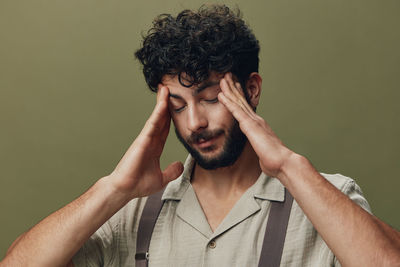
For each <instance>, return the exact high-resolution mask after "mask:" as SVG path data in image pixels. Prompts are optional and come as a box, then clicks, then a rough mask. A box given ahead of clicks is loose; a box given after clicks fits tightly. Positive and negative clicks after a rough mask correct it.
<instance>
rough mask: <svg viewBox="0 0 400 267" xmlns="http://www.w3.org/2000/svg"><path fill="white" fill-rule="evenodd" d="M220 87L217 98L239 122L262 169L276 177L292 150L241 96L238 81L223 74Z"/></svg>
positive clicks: (230, 75) (228, 74) (229, 75)
mask: <svg viewBox="0 0 400 267" xmlns="http://www.w3.org/2000/svg"><path fill="white" fill-rule="evenodd" d="M220 86H221V92H220V93H219V95H218V99H219V101H220V102H221V103H222V104H224V105H225V107H226V108H227V109H228V110H229V111H230V112H231V113H232V115H233V116H234V117H235V119H236V120H237V121H238V122H239V126H240V129H241V130H242V132H243V133H244V134H245V135H246V136H247V138H248V140H249V142H250V144H251V146H252V147H253V149H254V150H255V152H256V153H257V155H258V157H259V160H260V167H261V169H262V171H263V172H264V173H266V174H267V175H269V176H273V177H277V176H278V175H279V173H280V172H281V170H282V167H283V165H284V164H285V162H286V161H287V160H289V158H290V156H291V155H293V154H294V153H293V152H292V151H291V150H290V149H288V148H287V147H286V146H285V145H284V144H283V142H282V141H281V140H280V139H279V138H278V137H277V136H276V134H275V133H274V132H273V131H272V129H271V127H270V126H269V124H268V123H267V122H266V121H265V120H264V119H263V118H262V117H260V116H259V115H257V114H256V113H255V111H254V107H251V106H250V105H249V103H248V102H247V100H246V98H245V97H244V93H243V89H242V87H241V85H240V83H238V82H234V81H233V79H232V74H231V73H226V74H225V76H224V78H223V79H221V81H220Z"/></svg>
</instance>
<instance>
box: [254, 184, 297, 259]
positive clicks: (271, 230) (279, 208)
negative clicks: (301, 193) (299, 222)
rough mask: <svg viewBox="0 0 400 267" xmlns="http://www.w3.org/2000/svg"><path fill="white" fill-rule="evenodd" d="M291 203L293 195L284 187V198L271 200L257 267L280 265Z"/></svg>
mask: <svg viewBox="0 0 400 267" xmlns="http://www.w3.org/2000/svg"><path fill="white" fill-rule="evenodd" d="M292 203H293V197H292V195H291V194H290V193H289V191H287V189H286V188H285V200H284V201H283V202H277V201H274V202H272V204H271V210H270V212H269V216H268V222H267V228H266V230H265V236H264V243H263V246H262V250H261V255H260V261H259V263H258V266H259V267H278V266H279V265H280V263H281V258H282V251H283V245H284V244H285V237H286V230H287V226H288V222H289V216H290V210H291V208H292Z"/></svg>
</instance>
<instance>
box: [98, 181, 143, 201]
mask: <svg viewBox="0 0 400 267" xmlns="http://www.w3.org/2000/svg"><path fill="white" fill-rule="evenodd" d="M96 186H98V187H100V188H101V191H102V192H103V194H104V198H105V199H107V200H108V201H110V202H112V203H113V205H117V206H121V207H122V206H124V205H125V204H126V203H128V202H129V201H130V200H132V199H133V198H135V197H134V196H132V192H127V191H123V190H120V188H118V187H117V186H116V182H115V177H114V176H112V175H108V176H104V177H102V178H100V179H99V180H98V181H97V182H96Z"/></svg>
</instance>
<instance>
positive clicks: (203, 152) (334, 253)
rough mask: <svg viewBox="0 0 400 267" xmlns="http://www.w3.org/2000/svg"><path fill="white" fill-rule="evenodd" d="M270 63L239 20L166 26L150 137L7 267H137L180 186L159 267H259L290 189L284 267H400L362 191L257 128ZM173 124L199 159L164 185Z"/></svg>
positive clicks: (395, 245) (161, 25) (12, 252)
mask: <svg viewBox="0 0 400 267" xmlns="http://www.w3.org/2000/svg"><path fill="white" fill-rule="evenodd" d="M258 52H259V46H258V42H257V40H256V38H255V37H254V35H253V33H252V32H251V30H250V29H249V28H248V27H247V26H246V25H245V23H244V22H243V20H242V19H240V17H239V16H238V15H237V14H234V13H233V12H232V11H230V10H229V9H228V8H227V7H225V6H210V7H202V8H200V10H199V11H198V12H192V11H183V12H181V13H180V14H179V15H178V16H177V17H172V16H170V15H162V16H160V17H158V18H157V19H156V20H155V22H154V26H153V28H152V30H151V31H150V32H149V33H148V35H147V36H146V37H145V39H144V42H143V47H142V48H141V49H140V50H138V51H137V52H136V56H137V58H138V59H139V60H140V61H141V62H142V64H143V72H144V75H145V78H146V82H147V84H148V85H149V87H150V88H151V89H152V90H153V91H156V92H157V104H156V106H155V108H154V111H153V113H152V114H151V116H150V118H149V119H148V121H147V122H146V124H145V126H144V128H143V130H142V131H141V133H140V134H139V136H138V137H137V138H136V140H135V141H134V142H133V144H132V145H131V146H130V148H129V149H128V151H127V152H126V154H125V155H124V156H123V158H122V159H121V161H120V162H119V164H118V165H117V167H116V168H115V170H114V171H113V172H112V173H111V174H110V175H107V176H105V177H103V178H101V179H100V180H99V181H98V182H97V183H96V184H95V185H94V186H93V187H91V188H90V189H89V190H88V191H87V192H86V193H84V194H83V195H82V196H81V197H79V198H78V199H76V200H75V201H73V202H71V203H70V204H69V205H67V206H66V207H64V208H62V209H60V210H59V211H57V212H55V213H54V214H52V215H50V216H49V217H47V218H46V219H44V220H43V221H42V222H40V223H39V224H38V225H36V226H35V227H33V228H32V229H31V230H29V231H28V232H27V233H25V234H23V235H22V236H21V237H19V238H18V239H17V240H16V241H15V242H14V243H13V245H12V246H11V247H10V249H9V251H8V253H7V256H6V258H5V259H4V260H3V261H2V262H1V266H66V265H68V266H100V265H106V266H134V265H135V259H134V256H135V253H136V237H137V231H138V224H139V220H140V217H141V214H142V212H143V207H144V204H145V202H146V199H147V198H146V196H149V195H151V194H153V193H155V192H158V191H160V190H161V189H163V188H164V187H165V186H167V184H168V186H167V188H166V189H165V191H164V194H163V197H162V198H163V200H164V205H163V207H162V210H161V213H160V215H159V217H158V220H157V223H156V225H155V228H154V232H153V235H152V238H151V244H150V250H149V255H150V257H149V265H150V266H216V265H221V266H257V264H258V261H259V258H260V253H261V248H262V244H263V239H264V231H265V225H266V223H267V220H268V217H269V212H270V208H271V201H277V202H279V201H283V200H284V199H285V198H286V197H287V194H288V193H285V188H286V189H287V190H288V191H289V192H290V194H291V195H292V196H293V197H294V199H295V201H294V203H293V206H292V208H291V213H290V219H289V225H288V227H287V235H286V240H285V244H284V248H283V252H282V256H281V265H283V266H305V265H306V266H331V265H334V266H338V265H340V264H342V265H344V266H400V234H399V233H398V232H397V231H396V230H394V229H392V228H390V227H389V226H388V225H386V224H385V223H383V222H382V221H380V220H379V219H378V218H376V217H374V216H373V215H371V214H370V213H369V212H367V211H368V210H369V207H368V204H367V202H366V201H365V199H364V198H363V197H362V195H361V191H360V189H359V187H358V186H357V185H356V184H355V183H354V181H353V180H351V179H350V178H347V177H344V176H341V175H326V174H324V175H321V174H320V173H318V172H317V171H316V170H315V169H314V167H313V166H312V165H311V164H310V162H309V161H308V160H307V159H306V158H305V157H303V156H301V155H299V154H296V153H295V152H293V151H291V150H290V149H289V148H287V147H286V146H285V145H284V144H283V143H282V142H281V141H280V140H279V138H278V137H277V136H276V135H275V134H274V132H273V131H272V130H271V128H270V127H269V125H268V123H267V122H265V121H264V120H263V119H262V118H261V117H260V116H258V115H257V114H256V112H255V110H256V107H257V105H258V102H259V97H260V93H261V84H262V79H261V76H260V75H259V74H258ZM171 118H172V120H173V122H174V125H175V128H176V133H177V136H178V138H179V139H180V140H181V142H182V143H183V144H184V146H185V147H186V148H187V150H188V151H189V152H190V156H189V157H188V159H187V161H186V163H185V167H183V165H182V164H181V163H179V162H174V163H172V164H171V165H169V166H168V167H167V168H166V169H165V170H164V171H161V169H160V164H159V158H160V156H161V153H162V150H163V146H164V143H165V141H166V138H167V136H168V131H169V126H170V121H171ZM178 177H179V178H178ZM177 178H178V179H177ZM173 180H175V181H173ZM365 210H367V211H365Z"/></svg>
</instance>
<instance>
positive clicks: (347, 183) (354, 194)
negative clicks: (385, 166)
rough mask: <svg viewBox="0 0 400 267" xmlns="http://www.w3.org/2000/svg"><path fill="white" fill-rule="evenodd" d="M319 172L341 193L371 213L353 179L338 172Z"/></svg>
mask: <svg viewBox="0 0 400 267" xmlns="http://www.w3.org/2000/svg"><path fill="white" fill-rule="evenodd" d="M320 174H321V175H322V176H323V177H324V178H325V179H326V180H328V181H329V182H330V183H331V184H333V185H334V186H335V187H336V188H337V189H339V190H340V191H341V192H342V193H343V194H345V195H347V196H348V197H349V198H350V199H351V200H353V201H354V202H355V203H356V204H358V205H359V206H361V207H362V208H363V209H365V210H366V211H368V212H369V213H371V208H370V206H369V204H368V202H367V200H366V199H365V197H364V194H363V192H362V190H361V188H360V186H359V185H358V184H357V183H356V181H355V180H354V179H352V178H350V177H347V176H344V175H342V174H340V173H336V174H327V173H320Z"/></svg>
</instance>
